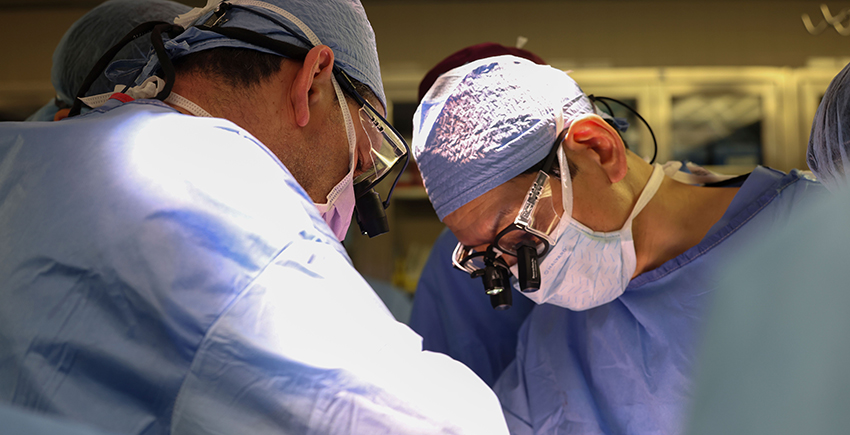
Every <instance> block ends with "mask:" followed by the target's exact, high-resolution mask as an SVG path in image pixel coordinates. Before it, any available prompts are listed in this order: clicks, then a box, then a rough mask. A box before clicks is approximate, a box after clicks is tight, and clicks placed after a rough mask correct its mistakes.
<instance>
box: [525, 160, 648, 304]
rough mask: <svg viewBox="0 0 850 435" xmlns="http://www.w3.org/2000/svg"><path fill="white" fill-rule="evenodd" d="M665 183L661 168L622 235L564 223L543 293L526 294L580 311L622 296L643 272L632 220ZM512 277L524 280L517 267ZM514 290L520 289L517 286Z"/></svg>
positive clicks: (545, 267)
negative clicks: (631, 281)
mask: <svg viewBox="0 0 850 435" xmlns="http://www.w3.org/2000/svg"><path fill="white" fill-rule="evenodd" d="M663 180H664V170H663V168H662V167H661V166H660V165H658V164H656V165H655V168H654V169H653V171H652V175H650V177H649V181H647V183H646V186H645V187H644V188H643V192H641V194H640V197H639V198H638V201H637V204H635V208H634V209H633V210H632V212H631V214H630V215H629V218H628V219H626V223H625V225H623V228H621V229H620V230H618V231H613V232H596V231H593V230H591V229H589V228H587V227H586V226H584V225H582V224H580V223H579V222H576V221H575V219H561V221H560V222H559V223H558V227H557V228H556V229H555V239H556V242H555V244H554V245H553V246H552V248H551V251H550V252H549V253H548V254H547V255H546V257H545V258H544V259H543V261H542V262H541V264H540V274H541V280H540V289H539V290H537V291H535V292H532V293H523V294H524V295H525V296H527V297H528V298H529V299H531V300H533V301H534V302H536V303H538V304H544V303H548V304H553V305H557V306H559V307H564V308H569V309H571V310H575V311H582V310H587V309H589V308H593V307H598V306H600V305H603V304H606V303H608V302H611V301H613V300H614V299H616V298H618V297H620V295H622V294H623V292H624V291H625V290H626V286H628V284H629V281H630V280H631V279H632V275H634V273H635V269H636V268H637V258H636V256H635V242H634V239H633V238H632V220H634V218H635V216H637V215H638V213H640V212H641V210H643V208H644V206H646V204H647V203H649V200H650V199H652V197H653V196H655V192H657V191H658V187H659V186H661V182H662V181H663ZM511 272H512V273H513V274H514V276H519V275H518V270H517V266H516V265H513V266H512V267H511ZM514 281H515V280H514ZM513 285H514V287H515V288H516V289H517V290H519V286H518V284H517V283H516V282H514V284H513Z"/></svg>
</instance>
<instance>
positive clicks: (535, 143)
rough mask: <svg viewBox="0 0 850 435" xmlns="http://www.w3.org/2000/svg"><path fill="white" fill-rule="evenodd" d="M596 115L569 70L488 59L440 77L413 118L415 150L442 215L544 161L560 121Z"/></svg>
mask: <svg viewBox="0 0 850 435" xmlns="http://www.w3.org/2000/svg"><path fill="white" fill-rule="evenodd" d="M589 113H595V112H594V110H593V106H592V105H591V103H590V100H588V98H587V96H586V95H585V94H584V92H582V90H581V89H580V88H579V86H578V84H576V82H575V81H573V79H571V78H570V77H569V76H568V75H567V74H566V73H565V72H563V71H560V70H557V69H555V68H552V67H550V66H546V65H537V64H535V63H534V62H531V61H529V60H526V59H523V58H520V57H516V56H510V55H508V56H497V57H490V58H486V59H481V60H478V61H475V62H471V63H468V64H466V65H463V66H461V67H458V68H455V69H453V70H451V71H449V72H446V73H445V74H443V75H441V76H440V77H439V78H438V79H437V81H436V82H435V83H434V85H433V86H432V87H431V90H430V91H428V93H427V94H425V97H424V98H423V100H422V102H421V103H420V105H419V108H418V109H417V111H416V114H415V115H414V120H413V124H414V127H413V155H414V158H415V159H416V163H417V164H418V165H419V170H420V172H421V173H422V180H423V182H424V184H425V189H426V191H427V192H428V197H429V198H430V199H431V203H432V204H433V205H434V209H435V210H436V212H437V216H438V217H439V218H440V220H443V218H445V217H446V216H447V215H448V214H450V213H451V212H453V211H455V210H457V209H458V208H459V207H461V206H463V205H464V204H466V203H468V202H469V201H472V200H473V199H475V198H477V197H479V196H481V195H482V194H484V193H486V192H488V191H490V190H491V189H493V188H494V187H496V186H499V185H500V184H502V183H504V182H506V181H508V180H510V179H512V178H514V177H516V176H517V175H519V174H521V173H523V172H524V171H526V170H527V169H528V168H530V167H532V166H534V165H535V164H537V163H538V162H540V161H541V160H543V159H544V158H545V157H546V155H547V154H549V151H550V150H551V149H552V143H553V142H554V141H555V138H556V137H557V134H558V126H559V123H560V122H561V121H562V122H563V127H562V128H568V127H569V125H570V124H571V123H572V121H573V120H574V119H576V118H578V117H580V116H582V115H585V114H589ZM559 119H560V120H561V121H559Z"/></svg>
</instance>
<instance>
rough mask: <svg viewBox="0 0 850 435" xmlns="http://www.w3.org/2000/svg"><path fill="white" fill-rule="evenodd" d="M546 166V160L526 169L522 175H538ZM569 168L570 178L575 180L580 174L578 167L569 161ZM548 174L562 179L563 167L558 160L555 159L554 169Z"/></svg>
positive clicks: (550, 169)
mask: <svg viewBox="0 0 850 435" xmlns="http://www.w3.org/2000/svg"><path fill="white" fill-rule="evenodd" d="M559 146H561V145H560V144H559ZM547 157H548V156H547ZM544 164H546V158H544V159H543V160H541V161H539V162H537V163H536V164H535V165H534V166H532V167H530V168H528V169H526V170H525V171H522V173H523V174H536V173H538V172H539V171H542V170H543V165H544ZM567 167H568V168H569V170H570V178H575V176H576V174H578V166H576V164H575V163H573V162H572V161H570V160H567ZM547 174H549V175H550V176H552V177H558V178H561V165H560V163H559V162H558V159H555V161H554V162H552V167H551V168H549V171H548V172H547Z"/></svg>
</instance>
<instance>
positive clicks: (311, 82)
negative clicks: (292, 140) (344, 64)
mask: <svg viewBox="0 0 850 435" xmlns="http://www.w3.org/2000/svg"><path fill="white" fill-rule="evenodd" d="M333 65H334V52H333V50H331V48H330V47H328V46H327V45H317V46H315V47H313V48H312V49H310V51H309V52H307V57H305V58H304V63H303V65H302V66H301V68H299V69H298V71H297V72H296V74H295V80H294V81H293V82H292V88H291V89H290V99H291V101H292V106H293V108H294V111H295V122H296V123H297V124H298V126H299V127H304V126H306V125H307V123H308V122H310V109H311V107H312V106H313V105H315V104H316V103H317V102H319V101H321V100H322V98H325V97H327V96H328V95H327V94H328V93H330V94H334V95H335V91H334V89H333V84H332V82H331V78H332V77H333ZM334 98H336V97H335V96H334Z"/></svg>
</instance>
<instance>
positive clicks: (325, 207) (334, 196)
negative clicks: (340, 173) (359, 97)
mask: <svg viewBox="0 0 850 435" xmlns="http://www.w3.org/2000/svg"><path fill="white" fill-rule="evenodd" d="M333 85H334V90H335V91H336V96H337V100H338V101H339V107H340V110H342V117H343V118H344V119H345V132H346V135H347V136H348V157H349V159H348V160H349V161H348V173H347V174H345V177H343V178H342V180H340V182H339V183H337V185H336V186H334V188H333V189H331V191H330V193H328V196H327V201H326V202H325V203H324V204H315V203H314V205H315V206H316V208H317V209H319V213H321V214H322V219H324V220H325V222H326V223H327V224H328V226H329V227H331V230H332V231H333V233H334V235H335V236H336V238H337V239H339V240H340V241H342V240H344V239H345V234H346V233H347V232H348V226H349V225H350V224H351V217H352V216H353V214H354V205H355V202H356V201H355V200H356V198H355V195H354V168H355V165H356V162H355V152H356V150H357V135H356V133H355V131H354V122H352V120H351V113H350V112H349V111H348V104H347V103H346V100H345V96H344V95H343V93H342V89H341V88H340V87H339V84H338V83H337V81H336V79H333Z"/></svg>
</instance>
